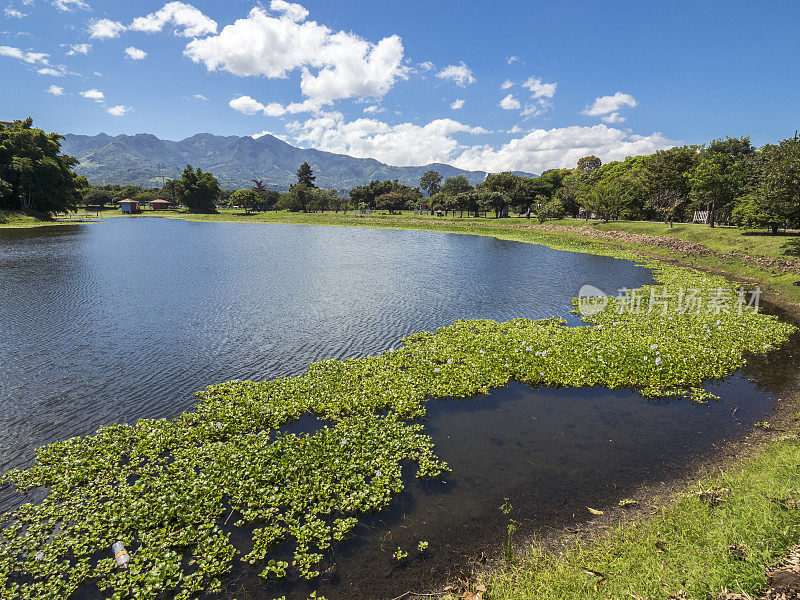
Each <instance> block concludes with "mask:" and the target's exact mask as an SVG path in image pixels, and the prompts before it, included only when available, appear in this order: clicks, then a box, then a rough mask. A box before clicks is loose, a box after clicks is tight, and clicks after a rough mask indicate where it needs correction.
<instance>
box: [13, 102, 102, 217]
mask: <svg viewBox="0 0 800 600" xmlns="http://www.w3.org/2000/svg"><path fill="white" fill-rule="evenodd" d="M63 139H64V137H63V136H61V135H59V134H57V133H45V132H44V131H42V130H41V129H36V128H34V127H33V119H32V118H30V117H28V118H27V119H25V120H24V121H14V122H13V123H12V124H11V126H10V127H4V128H0V180H3V181H5V182H6V184H7V185H8V186H9V187H10V188H11V191H10V192H8V191H7V190H6V191H5V192H4V193H2V194H0V208H7V209H11V210H23V211H34V212H39V213H45V214H52V213H56V212H61V211H67V210H73V211H74V210H75V209H76V207H77V205H78V203H79V202H81V201H82V196H81V194H80V192H79V190H80V189H81V188H85V187H87V186H88V185H89V183H88V182H87V181H86V179H84V178H83V177H79V176H78V175H76V174H75V172H74V171H73V170H72V168H73V167H74V166H75V165H77V164H78V161H77V159H75V158H74V157H72V156H67V155H64V154H61V140H63ZM4 189H5V188H4Z"/></svg>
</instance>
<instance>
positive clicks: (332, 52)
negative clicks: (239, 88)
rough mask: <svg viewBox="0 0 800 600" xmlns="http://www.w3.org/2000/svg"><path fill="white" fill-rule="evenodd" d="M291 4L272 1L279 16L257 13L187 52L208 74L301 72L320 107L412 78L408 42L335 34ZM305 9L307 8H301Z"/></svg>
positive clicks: (309, 93)
mask: <svg viewBox="0 0 800 600" xmlns="http://www.w3.org/2000/svg"><path fill="white" fill-rule="evenodd" d="M297 6H299V5H292V4H289V3H286V2H272V4H271V8H272V9H273V11H274V12H275V13H277V14H270V13H268V12H267V11H266V10H264V9H263V8H259V7H256V8H253V9H252V10H251V11H250V13H249V15H248V16H247V17H246V18H244V19H239V20H237V21H235V22H234V23H233V24H232V25H227V26H226V27H224V28H223V29H222V31H221V32H220V33H219V35H215V36H211V37H207V38H203V39H196V40H192V41H191V42H189V43H188V44H187V46H186V50H185V51H184V53H185V54H186V55H187V56H188V57H189V58H190V59H192V60H193V61H194V62H196V63H203V64H204V65H205V66H206V68H207V69H208V70H209V71H215V70H225V71H228V72H230V73H233V74H234V75H239V76H242V77H248V76H263V77H267V78H270V79H272V78H286V77H288V75H289V73H291V72H293V71H296V70H297V71H300V75H301V81H300V89H301V91H302V93H303V94H304V95H305V96H306V97H308V98H309V99H313V100H315V101H317V102H319V103H325V104H327V103H331V102H333V101H334V100H339V99H342V98H352V97H376V98H380V97H382V96H384V95H385V94H386V93H387V92H388V91H389V89H390V88H391V87H392V86H393V85H394V83H395V82H396V81H397V80H398V79H404V78H406V77H407V73H408V68H407V67H405V66H404V65H403V52H404V49H403V43H402V40H401V39H400V37H398V36H396V35H392V36H389V37H386V38H384V39H382V40H380V41H379V42H378V43H377V44H373V43H371V42H368V41H367V40H364V39H362V38H360V37H359V36H357V35H355V34H354V33H349V32H344V31H338V32H334V31H332V30H331V29H329V28H328V27H326V26H324V25H320V24H319V23H317V22H316V21H305V20H299V21H298V20H295V19H300V17H301V15H303V14H305V13H303V12H301V11H300V10H299V8H293V7H297ZM300 8H302V7H300Z"/></svg>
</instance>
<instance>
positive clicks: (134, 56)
mask: <svg viewBox="0 0 800 600" xmlns="http://www.w3.org/2000/svg"><path fill="white" fill-rule="evenodd" d="M125 56H127V57H128V58H130V59H131V60H144V59H145V58H147V52H145V51H144V50H140V49H139V48H134V47H133V46H128V47H127V48H125Z"/></svg>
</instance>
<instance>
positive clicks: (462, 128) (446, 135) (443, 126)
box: [289, 112, 489, 166]
mask: <svg viewBox="0 0 800 600" xmlns="http://www.w3.org/2000/svg"><path fill="white" fill-rule="evenodd" d="M289 130H290V131H291V132H292V134H293V136H294V138H295V141H296V142H298V143H301V144H308V145H310V146H312V147H314V148H318V149H320V150H326V151H328V152H337V153H340V154H348V155H350V156H355V157H357V158H375V159H377V160H379V161H382V162H385V163H388V164H392V165H399V166H409V165H425V164H429V163H432V162H437V161H438V160H440V159H441V158H442V157H447V156H451V155H453V153H455V152H456V151H457V150H458V147H459V142H458V141H457V140H456V139H455V138H454V137H453V135H454V134H459V133H463V134H476V135H477V134H484V133H489V132H488V131H486V130H485V129H483V128H482V127H471V126H469V125H465V124H463V123H459V122H458V121H454V120H453V119H436V120H435V121H431V122H430V123H428V124H427V125H424V126H419V125H414V124H412V123H400V124H398V125H389V124H387V123H384V122H383V121H378V120H376V119H356V120H355V121H351V122H346V121H345V119H344V116H343V115H342V114H341V113H339V112H330V113H324V114H321V115H318V116H316V117H313V118H311V119H308V120H307V121H305V122H304V123H300V122H294V123H291V124H290V126H289Z"/></svg>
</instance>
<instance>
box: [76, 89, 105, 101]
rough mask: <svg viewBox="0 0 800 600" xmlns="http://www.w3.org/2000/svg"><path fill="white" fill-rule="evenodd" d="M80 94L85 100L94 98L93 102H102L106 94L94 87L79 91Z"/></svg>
mask: <svg viewBox="0 0 800 600" xmlns="http://www.w3.org/2000/svg"><path fill="white" fill-rule="evenodd" d="M81 96H83V97H84V98H86V99H87V100H94V101H95V102H102V101H103V100H105V99H106V95H105V94H104V93H103V92H101V91H100V90H97V89H94V88H92V89H91V90H86V91H85V92H81Z"/></svg>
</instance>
